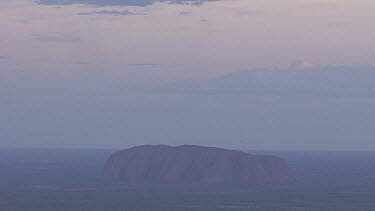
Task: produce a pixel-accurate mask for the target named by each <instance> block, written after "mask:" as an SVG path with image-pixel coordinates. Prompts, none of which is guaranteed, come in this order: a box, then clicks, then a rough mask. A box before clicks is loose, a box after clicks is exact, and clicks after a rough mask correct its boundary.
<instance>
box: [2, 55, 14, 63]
mask: <svg viewBox="0 0 375 211" xmlns="http://www.w3.org/2000/svg"><path fill="white" fill-rule="evenodd" d="M10 59H12V57H11V56H0V62H2V61H8V60H10Z"/></svg>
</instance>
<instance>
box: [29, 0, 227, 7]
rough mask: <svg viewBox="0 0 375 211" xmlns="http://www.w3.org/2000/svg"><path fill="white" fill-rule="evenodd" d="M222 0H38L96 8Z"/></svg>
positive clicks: (39, 2)
mask: <svg viewBox="0 0 375 211" xmlns="http://www.w3.org/2000/svg"><path fill="white" fill-rule="evenodd" d="M214 1H220V0H36V2H37V3H38V4H40V5H72V4H85V5H95V6H148V5H152V4H155V3H157V2H168V3H171V4H189V5H201V4H203V3H205V2H214Z"/></svg>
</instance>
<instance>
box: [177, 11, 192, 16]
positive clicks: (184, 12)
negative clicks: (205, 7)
mask: <svg viewBox="0 0 375 211" xmlns="http://www.w3.org/2000/svg"><path fill="white" fill-rule="evenodd" d="M191 14H193V13H192V12H189V11H182V12H180V13H179V14H178V15H181V16H182V15H191Z"/></svg>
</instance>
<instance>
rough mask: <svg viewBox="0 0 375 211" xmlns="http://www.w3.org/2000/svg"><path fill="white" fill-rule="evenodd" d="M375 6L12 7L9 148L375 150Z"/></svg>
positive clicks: (207, 2) (256, 1)
mask: <svg viewBox="0 0 375 211" xmlns="http://www.w3.org/2000/svg"><path fill="white" fill-rule="evenodd" d="M374 10H375V2H374V1H371V0H357V1H352V0H303V1H301V0H284V1H277V0H253V1H249V0H192V1H185V0H172V1H164V0H162V1H158V0H93V1H90V0H39V1H34V0H2V1H1V2H0V116H1V118H0V147H83V148H126V147H131V146H135V145H141V144H170V145H180V144H199V145H209V146H219V147H226V148H235V149H292V150H298V149H311V150H375V142H374V141H373V139H374V137H375V132H374V131H375V126H374V125H373V124H372V123H373V122H374V121H375V94H374V93H375V85H373V84H372V82H373V81H374V79H375V68H374V67H375V60H374V55H375V42H374V40H373V38H374V37H375V27H373V26H374V25H375V16H374V14H373V11H374Z"/></svg>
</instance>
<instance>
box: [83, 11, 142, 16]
mask: <svg viewBox="0 0 375 211" xmlns="http://www.w3.org/2000/svg"><path fill="white" fill-rule="evenodd" d="M96 14H97V15H146V14H145V13H136V12H131V11H129V10H123V11H116V10H102V11H93V12H83V13H78V15H96Z"/></svg>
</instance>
